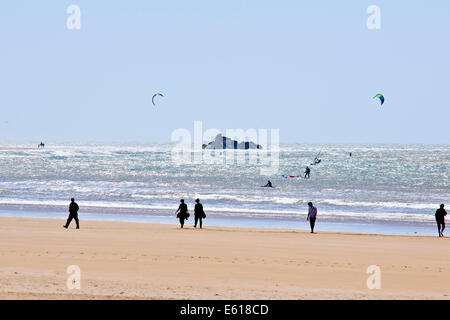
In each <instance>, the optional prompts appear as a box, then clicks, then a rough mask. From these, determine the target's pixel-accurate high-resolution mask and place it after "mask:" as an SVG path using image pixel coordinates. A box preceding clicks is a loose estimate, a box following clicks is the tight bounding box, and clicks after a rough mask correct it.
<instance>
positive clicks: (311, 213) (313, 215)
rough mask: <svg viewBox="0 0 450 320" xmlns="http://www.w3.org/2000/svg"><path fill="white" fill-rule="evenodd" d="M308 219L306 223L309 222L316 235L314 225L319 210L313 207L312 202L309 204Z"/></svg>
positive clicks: (312, 231)
mask: <svg viewBox="0 0 450 320" xmlns="http://www.w3.org/2000/svg"><path fill="white" fill-rule="evenodd" d="M308 206H309V209H308V217H307V218H306V221H308V220H309V225H310V226H311V233H314V225H315V224H316V216H317V208H316V207H314V206H313V204H312V202H308Z"/></svg>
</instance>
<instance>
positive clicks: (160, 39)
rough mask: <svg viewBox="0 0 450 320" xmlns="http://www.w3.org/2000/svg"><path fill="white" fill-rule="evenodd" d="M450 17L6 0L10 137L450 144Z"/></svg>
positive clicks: (433, 10) (0, 6) (1, 22)
mask: <svg viewBox="0 0 450 320" xmlns="http://www.w3.org/2000/svg"><path fill="white" fill-rule="evenodd" d="M71 4H75V5H78V6H79V7H80V8H81V30H68V29H67V28H66V20H67V18H68V16H69V15H68V14H67V13H66V9H67V7H68V6H69V5H71ZM372 4H374V5H378V6H379V7H380V8H381V30H369V29H367V27H366V20H367V18H368V14H367V13H366V9H367V7H368V6H369V5H372ZM449 18H450V2H449V1H445V0H442V1H414V2H413V1H399V0H397V1H378V0H371V1H365V0H347V1H334V0H329V1H261V0H258V1H257V0H255V1H253V0H227V1H212V0H204V1H198V0H192V1H170V0H164V1H144V0H142V1H101V0H96V1H92V0H72V1H54V0H52V1H50V0H45V1H44V0H43V1H32V0H28V1H20V0H14V1H13V0H8V1H1V2H0V39H1V40H2V46H1V51H0V106H1V122H0V141H6V140H15V141H17V140H32V141H40V140H43V141H55V140H59V141H152V142H153V141H170V135H171V133H172V131H173V130H174V129H177V128H186V129H189V130H192V129H193V121H194V120H202V121H203V126H204V128H205V129H207V128H218V129H221V130H224V131H225V129H227V128H243V129H248V128H256V129H259V128H267V129H270V128H278V129H280V140H281V141H282V142H331V143H333V142H339V143H354V142H355V143H357V142H363V143H365V142H367V143H449V142H450V139H449V137H450V126H449V116H450V108H449V98H448V96H449V94H448V92H449V89H448V88H449V76H450V63H449V57H450V38H449V37H450V32H449V31H450V22H449V21H450V19H449ZM154 92H161V93H163V94H164V95H165V97H164V98H159V99H158V105H157V107H154V106H153V105H152V104H151V97H152V94H153V93H154ZM377 93H383V94H384V95H385V97H386V102H385V104H384V105H383V106H382V107H380V106H379V102H378V101H376V100H373V99H372V97H373V96H374V95H375V94H377Z"/></svg>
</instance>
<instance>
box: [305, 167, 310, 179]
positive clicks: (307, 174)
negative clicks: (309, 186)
mask: <svg viewBox="0 0 450 320" xmlns="http://www.w3.org/2000/svg"><path fill="white" fill-rule="evenodd" d="M310 173H311V169H310V168H309V167H308V166H306V170H305V179H309V178H310Z"/></svg>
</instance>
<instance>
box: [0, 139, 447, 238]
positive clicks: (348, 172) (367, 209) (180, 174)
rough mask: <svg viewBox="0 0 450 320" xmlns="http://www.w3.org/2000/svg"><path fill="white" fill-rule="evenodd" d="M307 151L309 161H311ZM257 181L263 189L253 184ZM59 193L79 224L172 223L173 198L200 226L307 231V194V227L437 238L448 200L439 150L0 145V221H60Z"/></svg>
mask: <svg viewBox="0 0 450 320" xmlns="http://www.w3.org/2000/svg"><path fill="white" fill-rule="evenodd" d="M350 152H351V156H350ZM317 155H319V158H320V159H321V162H320V163H319V164H317V165H311V163H312V162H313V160H314V158H315V157H316V156H317ZM306 166H309V167H310V168H311V174H310V178H309V179H305V178H304V177H303V176H304V171H305V168H306ZM268 168H269V169H270V170H267V169H268ZM289 176H293V177H289ZM267 180H270V181H271V182H272V184H273V186H274V188H267V187H261V186H263V185H265V184H266V183H267ZM71 197H75V199H76V202H77V203H78V205H79V206H80V211H79V217H80V220H81V226H82V224H83V220H89V219H94V220H105V221H111V220H117V221H133V222H142V223H147V222H154V223H155V222H156V223H171V224H174V225H176V224H177V223H178V221H177V219H176V217H175V213H174V212H175V210H176V209H177V208H178V205H179V200H180V199H181V198H183V199H185V202H186V203H187V205H188V208H189V209H190V212H191V214H192V213H193V206H194V200H195V199H196V198H199V199H200V201H201V202H202V203H203V206H204V209H205V213H206V215H207V217H206V219H205V220H204V225H205V227H208V225H210V226H211V225H214V226H230V227H258V228H280V229H287V230H308V229H309V224H308V222H307V221H306V216H307V212H308V206H307V203H308V202H309V201H311V202H313V204H314V206H316V207H317V209H318V217H317V222H316V231H317V232H320V231H338V232H357V233H377V234H403V235H437V230H436V229H437V228H436V225H435V224H436V223H435V220H434V213H435V211H436V209H437V208H438V207H439V204H441V203H449V202H450V145H404V144H402V145H400V144H399V145H383V144H379V145H378V144H281V145H280V146H279V149H278V150H276V151H273V152H270V151H269V150H200V151H199V150H197V151H195V152H192V153H191V152H189V151H185V152H184V153H181V152H180V151H179V150H177V149H176V148H175V147H174V145H173V144H172V143H83V142H79V143H74V142H71V143H62V142H47V144H46V146H45V147H44V148H38V147H37V143H34V142H33V143H32V142H20V143H13V142H3V143H0V216H13V217H41V218H58V219H61V225H62V224H63V223H64V221H65V219H66V217H67V214H68V206H69V202H70V198H71ZM192 220H193V219H192V217H191V218H189V220H188V221H187V224H188V225H189V224H191V223H192V222H193V221H192Z"/></svg>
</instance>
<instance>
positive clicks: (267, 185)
mask: <svg viewBox="0 0 450 320" xmlns="http://www.w3.org/2000/svg"><path fill="white" fill-rule="evenodd" d="M263 187H269V188H273V186H272V182H270V180H267V183H266V185H265V186H263Z"/></svg>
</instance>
